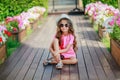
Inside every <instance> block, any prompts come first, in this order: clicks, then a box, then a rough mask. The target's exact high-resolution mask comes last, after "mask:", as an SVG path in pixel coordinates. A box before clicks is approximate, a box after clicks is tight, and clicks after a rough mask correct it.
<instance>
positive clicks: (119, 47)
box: [110, 39, 120, 66]
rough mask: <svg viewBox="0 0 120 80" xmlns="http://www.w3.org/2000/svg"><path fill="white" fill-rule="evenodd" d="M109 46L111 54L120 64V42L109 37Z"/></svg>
mask: <svg viewBox="0 0 120 80" xmlns="http://www.w3.org/2000/svg"><path fill="white" fill-rule="evenodd" d="M110 46H111V47H110V48H111V54H112V56H113V57H114V59H115V60H116V62H117V63H118V65H119V66H120V44H119V43H118V42H117V41H116V40H113V39H111V40H110Z"/></svg>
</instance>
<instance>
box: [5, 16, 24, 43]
mask: <svg viewBox="0 0 120 80" xmlns="http://www.w3.org/2000/svg"><path fill="white" fill-rule="evenodd" d="M5 23H6V26H7V29H8V30H9V31H10V32H11V33H12V37H13V40H17V41H19V42H21V41H22V40H23V39H24V37H25V36H26V30H25V29H22V26H23V22H22V19H21V18H20V17H19V16H14V17H7V18H6V20H5Z"/></svg>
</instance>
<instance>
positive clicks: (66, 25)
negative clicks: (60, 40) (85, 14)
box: [59, 24, 69, 27]
mask: <svg viewBox="0 0 120 80" xmlns="http://www.w3.org/2000/svg"><path fill="white" fill-rule="evenodd" d="M59 26H60V27H64V26H65V27H69V25H68V24H60V25H59Z"/></svg>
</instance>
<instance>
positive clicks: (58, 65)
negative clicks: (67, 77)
mask: <svg viewBox="0 0 120 80" xmlns="http://www.w3.org/2000/svg"><path fill="white" fill-rule="evenodd" d="M62 68H63V63H62V61H60V62H59V63H57V65H56V69H62Z"/></svg>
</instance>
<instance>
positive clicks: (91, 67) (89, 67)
mask: <svg viewBox="0 0 120 80" xmlns="http://www.w3.org/2000/svg"><path fill="white" fill-rule="evenodd" d="M83 24H84V27H83V26H82V29H81V30H82V32H83V35H84V36H85V37H84V38H85V39H86V40H82V41H81V44H82V50H83V54H84V58H85V62H86V63H85V64H86V67H87V72H88V76H89V79H90V80H98V77H97V75H96V71H95V68H94V64H93V61H92V58H91V56H90V53H89V49H88V47H89V46H87V44H86V42H87V40H89V35H88V34H87V31H86V28H87V25H86V23H85V20H83Z"/></svg>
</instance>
